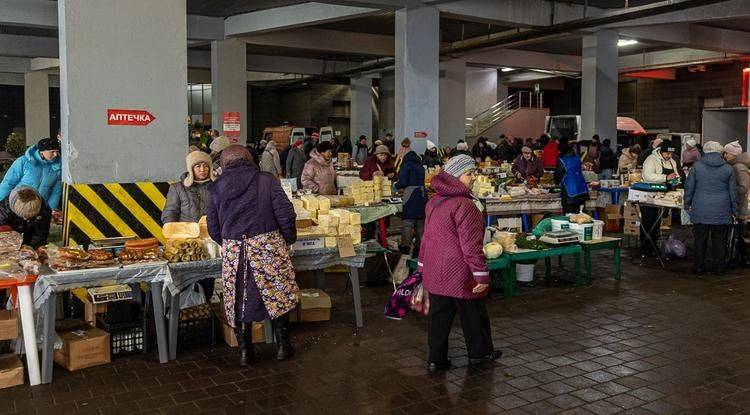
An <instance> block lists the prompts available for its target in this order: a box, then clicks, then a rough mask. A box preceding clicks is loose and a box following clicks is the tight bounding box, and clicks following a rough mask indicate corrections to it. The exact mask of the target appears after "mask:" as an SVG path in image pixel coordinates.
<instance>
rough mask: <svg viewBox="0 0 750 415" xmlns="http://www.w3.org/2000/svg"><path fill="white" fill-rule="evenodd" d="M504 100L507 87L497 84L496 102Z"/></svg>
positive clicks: (506, 95)
mask: <svg viewBox="0 0 750 415" xmlns="http://www.w3.org/2000/svg"><path fill="white" fill-rule="evenodd" d="M505 98H508V85H505V84H501V83H499V82H498V84H497V101H498V102H500V101H504V100H505Z"/></svg>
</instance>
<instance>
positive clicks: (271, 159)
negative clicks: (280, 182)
mask: <svg viewBox="0 0 750 415" xmlns="http://www.w3.org/2000/svg"><path fill="white" fill-rule="evenodd" d="M260 171H262V172H266V173H271V174H273V175H274V177H280V176H281V173H282V170H281V159H280V157H279V152H278V151H276V143H275V142H273V141H269V142H268V143H267V144H266V149H265V150H263V155H262V156H261V157H260Z"/></svg>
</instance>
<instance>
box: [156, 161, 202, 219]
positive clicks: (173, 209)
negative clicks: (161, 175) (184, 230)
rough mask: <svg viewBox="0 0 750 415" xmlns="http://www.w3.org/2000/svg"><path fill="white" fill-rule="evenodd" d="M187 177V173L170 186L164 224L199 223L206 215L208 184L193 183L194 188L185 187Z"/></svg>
mask: <svg viewBox="0 0 750 415" xmlns="http://www.w3.org/2000/svg"><path fill="white" fill-rule="evenodd" d="M185 177H187V173H183V174H182V176H180V181H179V182H177V183H174V184H172V185H171V186H169V192H168V193H167V204H166V205H165V206H164V211H162V213H161V221H162V223H169V222H198V220H200V218H201V216H203V215H205V214H206V209H207V206H208V183H193V185H192V186H190V187H185V185H184V184H183V181H184V180H185ZM209 183H210V182H209Z"/></svg>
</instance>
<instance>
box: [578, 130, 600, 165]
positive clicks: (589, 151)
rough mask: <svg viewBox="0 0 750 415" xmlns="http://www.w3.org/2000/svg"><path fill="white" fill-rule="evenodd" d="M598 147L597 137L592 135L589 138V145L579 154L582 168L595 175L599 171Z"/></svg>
mask: <svg viewBox="0 0 750 415" xmlns="http://www.w3.org/2000/svg"><path fill="white" fill-rule="evenodd" d="M600 146H601V143H600V142H599V135H597V134H594V136H593V137H592V138H591V142H589V145H588V146H587V147H586V150H585V151H584V152H583V154H581V161H582V162H583V167H584V168H585V169H587V170H591V171H593V172H596V173H599V172H600V171H601V161H600V160H599V147H600Z"/></svg>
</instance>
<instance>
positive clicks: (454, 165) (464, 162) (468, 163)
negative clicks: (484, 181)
mask: <svg viewBox="0 0 750 415" xmlns="http://www.w3.org/2000/svg"><path fill="white" fill-rule="evenodd" d="M476 167H477V164H476V162H474V159H473V158H471V157H470V156H467V155H466V154H459V155H457V156H456V157H453V158H451V159H450V160H448V162H447V163H445V172H446V173H448V174H450V175H451V176H453V177H461V175H462V174H464V173H466V172H467V171H469V170H473V169H475V168H476Z"/></svg>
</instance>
